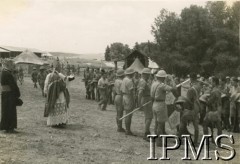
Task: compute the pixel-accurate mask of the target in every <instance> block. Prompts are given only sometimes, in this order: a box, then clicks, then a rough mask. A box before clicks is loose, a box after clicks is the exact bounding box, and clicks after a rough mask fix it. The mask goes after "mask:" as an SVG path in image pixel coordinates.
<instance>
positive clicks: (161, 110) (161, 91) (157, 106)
mask: <svg viewBox="0 0 240 164" xmlns="http://www.w3.org/2000/svg"><path fill="white" fill-rule="evenodd" d="M166 77H167V73H166V72H165V71H164V70H160V71H158V73H157V74H156V78H157V82H155V83H153V85H152V87H151V97H152V100H153V107H152V109H153V116H154V120H155V129H156V132H157V135H158V136H159V135H161V134H164V126H165V122H166V121H167V120H168V111H167V106H166V103H165V99H166V92H167V91H173V90H175V87H171V86H168V85H166V84H164V82H165V78H166ZM171 80H173V79H171ZM157 146H162V141H161V139H160V138H158V140H157Z"/></svg>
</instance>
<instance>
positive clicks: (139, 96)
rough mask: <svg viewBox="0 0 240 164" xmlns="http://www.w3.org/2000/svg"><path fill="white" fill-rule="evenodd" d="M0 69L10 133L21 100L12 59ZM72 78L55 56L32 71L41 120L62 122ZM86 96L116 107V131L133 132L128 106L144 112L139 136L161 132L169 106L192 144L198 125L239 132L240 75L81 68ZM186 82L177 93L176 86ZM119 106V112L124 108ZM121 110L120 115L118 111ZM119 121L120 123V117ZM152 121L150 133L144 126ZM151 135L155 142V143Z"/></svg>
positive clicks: (5, 126)
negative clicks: (177, 74) (48, 65)
mask: <svg viewBox="0 0 240 164" xmlns="http://www.w3.org/2000/svg"><path fill="white" fill-rule="evenodd" d="M2 66H3V69H2V73H1V86H2V108H1V112H2V113H1V125H0V129H1V130H6V132H14V129H16V128H17V115H16V106H20V105H22V102H21V99H20V96H21V94H20V90H19V88H18V85H17V79H16V78H15V77H14V68H15V67H14V64H13V61H12V60H10V59H6V60H4V61H3V63H2ZM74 79H75V76H74V74H73V73H72V71H71V70H69V72H67V75H64V73H63V71H62V66H61V64H60V62H59V60H58V59H57V60H55V61H54V62H53V64H52V67H51V69H46V68H45V67H43V66H42V67H40V71H39V72H38V71H37V70H36V69H34V70H33V72H32V81H33V87H34V88H37V87H38V85H39V86H40V88H41V90H42V95H43V97H45V99H46V104H45V110H44V116H45V117H47V125H48V126H52V127H65V125H66V124H67V122H68V107H69V103H70V95H69V92H68V87H69V83H70V82H71V81H72V80H74ZM84 83H85V87H86V99H89V100H94V101H97V102H98V109H99V110H102V111H105V110H107V105H108V104H112V105H115V107H116V123H117V131H118V132H125V134H126V135H134V133H133V132H132V130H131V123H132V113H133V110H134V111H136V109H137V110H141V111H143V113H144V119H145V128H144V137H143V138H144V140H146V141H148V137H147V136H148V135H149V134H152V133H154V134H157V135H161V134H166V130H165V127H166V122H167V121H168V120H169V116H170V115H171V114H172V113H173V111H178V112H180V122H179V124H178V125H177V126H176V129H177V134H178V135H179V136H181V135H182V134H191V133H190V132H189V130H188V125H189V123H192V124H193V127H194V134H192V135H194V143H195V144H198V138H199V127H202V128H203V132H204V134H208V133H209V132H208V128H210V129H211V133H212V134H213V129H214V128H217V134H222V131H223V130H227V131H230V132H237V133H238V132H239V120H240V111H239V109H240V99H239V98H240V79H239V78H237V77H224V78H223V77H222V78H218V77H215V76H212V77H209V78H203V77H201V76H200V75H197V74H195V73H191V74H190V75H189V76H188V77H187V78H186V79H179V78H177V77H175V76H174V75H169V74H167V73H166V72H165V71H164V70H163V69H159V70H155V71H154V70H151V69H149V68H144V69H143V70H142V71H141V73H138V72H136V71H134V70H133V69H131V68H128V69H126V70H123V69H118V70H116V71H115V70H113V69H110V70H108V71H105V70H104V69H89V68H86V69H85V70H84ZM186 83H189V86H188V87H187V88H184V89H185V92H186V93H183V91H182V88H183V87H186V86H185V84H186ZM124 111H125V113H124ZM124 114H125V115H124ZM123 119H124V121H125V128H124V127H123V123H122V120H123ZM152 120H154V123H155V126H154V132H151V130H150V126H151V124H152ZM161 144H162V143H161V140H157V145H159V146H160V145H161Z"/></svg>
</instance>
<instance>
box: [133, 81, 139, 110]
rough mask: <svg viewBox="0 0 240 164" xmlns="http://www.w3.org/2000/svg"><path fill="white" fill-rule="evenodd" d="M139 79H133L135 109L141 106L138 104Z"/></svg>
mask: <svg viewBox="0 0 240 164" xmlns="http://www.w3.org/2000/svg"><path fill="white" fill-rule="evenodd" d="M139 80H140V79H139V78H138V77H135V76H134V77H133V84H134V98H135V99H134V102H135V104H134V107H135V108H137V107H138V106H139V104H138V101H137V100H138V84H139Z"/></svg>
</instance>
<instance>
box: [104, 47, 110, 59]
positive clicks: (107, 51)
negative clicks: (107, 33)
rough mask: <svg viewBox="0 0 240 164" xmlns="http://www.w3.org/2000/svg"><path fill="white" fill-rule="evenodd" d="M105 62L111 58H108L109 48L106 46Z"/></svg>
mask: <svg viewBox="0 0 240 164" xmlns="http://www.w3.org/2000/svg"><path fill="white" fill-rule="evenodd" d="M105 60H106V61H110V60H111V57H110V48H109V46H107V48H106V50H105Z"/></svg>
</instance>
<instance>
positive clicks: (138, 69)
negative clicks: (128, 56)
mask: <svg viewBox="0 0 240 164" xmlns="http://www.w3.org/2000/svg"><path fill="white" fill-rule="evenodd" d="M129 68H132V69H133V70H134V71H135V72H138V73H142V70H143V69H144V65H143V64H142V63H141V61H140V60H139V59H138V58H136V59H135V61H134V62H133V63H132V65H131V66H130V67H129Z"/></svg>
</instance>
